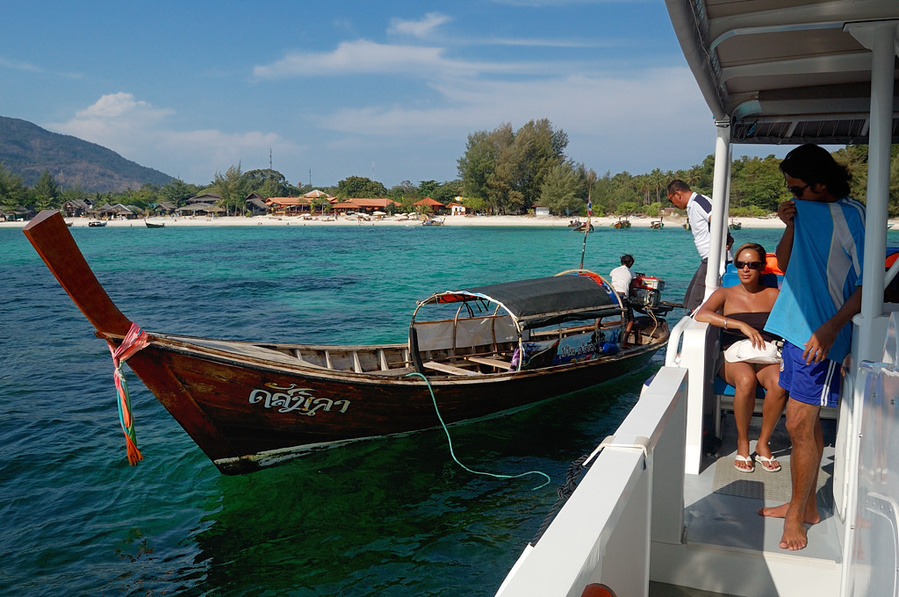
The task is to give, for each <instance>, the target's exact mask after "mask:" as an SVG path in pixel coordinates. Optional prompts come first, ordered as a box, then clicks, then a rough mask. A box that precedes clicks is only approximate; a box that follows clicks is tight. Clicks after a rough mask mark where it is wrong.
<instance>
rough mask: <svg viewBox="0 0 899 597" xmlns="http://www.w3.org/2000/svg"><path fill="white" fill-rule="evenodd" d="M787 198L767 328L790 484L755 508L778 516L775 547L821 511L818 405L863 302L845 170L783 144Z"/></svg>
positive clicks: (856, 208) (809, 148) (860, 218)
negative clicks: (774, 350) (781, 393)
mask: <svg viewBox="0 0 899 597" xmlns="http://www.w3.org/2000/svg"><path fill="white" fill-rule="evenodd" d="M780 169H781V172H783V175H784V179H785V181H786V184H787V188H788V189H789V191H790V193H791V194H792V195H793V197H794V198H795V200H789V201H784V202H783V203H781V204H780V206H779V207H778V210H777V214H778V216H779V217H780V219H781V220H782V221H783V222H784V224H785V225H786V229H785V230H784V233H783V236H782V237H781V239H780V243H779V244H778V245H777V264H778V266H779V267H780V269H781V270H783V271H784V273H785V275H784V282H783V286H782V287H781V291H780V294H779V295H778V297H777V301H776V302H775V303H774V308H773V309H772V310H771V315H770V316H769V317H768V323H767V325H766V326H765V331H768V332H771V333H773V334H777V335H778V336H781V337H783V338H784V347H783V365H782V366H781V373H780V380H779V382H778V383H779V384H780V386H781V387H782V388H784V389H785V390H787V392H788V393H789V400H788V401H787V432H788V433H789V434H790V440H791V442H792V444H793V449H792V453H791V455H790V469H791V481H792V486H793V493H792V496H791V498H790V501H789V502H788V503H786V504H783V505H781V506H777V507H775V508H762V509H761V510H760V511H759V513H760V514H762V515H763V516H773V517H783V518H784V532H783V536H782V538H781V540H780V547H781V549H789V550H797V549H803V548H804V547H805V546H806V545H807V544H808V534H807V530H806V528H805V525H806V524H815V523H817V522H819V521H820V520H821V517H820V515H819V513H818V507H817V503H816V499H815V491H816V487H817V480H818V470H819V468H820V466H821V456H822V454H823V452H824V436H823V432H822V429H821V419H820V418H819V414H820V410H821V407H822V406H830V407H832V406H836V404H837V400H838V398H839V394H840V382H841V368H840V363H841V362H842V361H843V359H844V358H845V357H846V355H848V354H849V345H850V342H851V340H852V330H851V326H849V325H847V324H848V323H849V321H850V320H851V319H852V316H853V315H855V314H856V313H858V312H859V311H860V310H861V292H862V287H861V283H862V261H863V255H864V245H865V207H864V205H862V204H861V203H860V202H859V201H856V200H855V199H852V198H850V197H849V181H850V175H849V172H848V171H847V170H846V168H845V167H843V166H841V165H840V164H838V163H837V162H836V161H835V160H834V159H833V156H831V155H830V153H829V152H828V151H827V150H825V149H823V148H822V147H819V146H817V145H812V144H808V145H802V146H800V147H797V148H796V149H793V150H792V151H790V153H788V154H787V156H786V157H785V158H784V160H783V162H781V164H780Z"/></svg>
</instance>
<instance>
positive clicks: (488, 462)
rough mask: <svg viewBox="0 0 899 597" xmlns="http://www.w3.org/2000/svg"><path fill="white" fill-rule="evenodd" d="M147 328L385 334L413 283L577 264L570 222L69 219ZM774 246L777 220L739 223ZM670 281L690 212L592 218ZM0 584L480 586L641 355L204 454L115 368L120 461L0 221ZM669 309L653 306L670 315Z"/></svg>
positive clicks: (15, 242)
mask: <svg viewBox="0 0 899 597" xmlns="http://www.w3.org/2000/svg"><path fill="white" fill-rule="evenodd" d="M72 233H73V234H74V235H75V237H76V240H77V241H78V242H79V244H80V246H81V247H82V250H83V251H84V253H85V255H86V256H87V259H88V261H89V262H90V263H91V265H92V267H93V268H94V270H95V272H96V273H97V276H98V278H99V279H100V281H101V282H102V283H103V284H104V285H105V286H106V288H107V290H108V292H109V294H110V296H111V297H112V298H113V300H114V301H116V303H117V304H118V305H119V307H120V308H121V309H122V311H123V312H124V313H125V314H126V315H127V316H129V317H130V318H131V319H133V320H134V321H135V322H137V323H138V324H139V325H141V326H142V327H144V328H145V329H148V330H155V331H164V332H170V333H181V334H195V335H202V336H211V337H225V338H234V339H245V340H271V341H284V342H292V341H296V342H309V343H332V342H336V343H368V342H388V341H389V342H394V341H397V342H402V341H404V340H405V336H406V329H407V325H408V320H409V317H410V315H411V313H412V310H413V309H414V306H415V304H414V301H415V299H421V298H425V297H426V296H427V295H429V294H430V293H431V292H433V291H435V290H443V289H447V288H453V287H459V286H463V285H472V284H488V283H493V282H501V281H507V280H511V279H516V278H522V277H529V276H540V275H549V274H553V273H556V272H557V271H560V270H563V269H570V268H575V267H577V266H578V262H579V261H580V256H581V244H582V239H583V237H582V236H580V235H578V234H575V233H572V232H570V231H568V230H567V229H558V228H556V229H552V228H547V229H534V228H452V227H443V228H424V227H410V228H387V227H383V228H382V227H371V228H363V227H346V228H313V227H308V228H303V227H283V228H282V227H278V228H269V227H246V228H213V227H210V228H187V227H185V228H166V229H154V230H150V229H145V228H136V227H135V228H100V229H89V228H76V229H73V230H72ZM734 235H735V236H736V237H737V244H740V243H742V242H745V241H748V240H754V241H760V242H762V243H763V244H765V245H766V246H767V247H768V248H769V250H773V248H774V245H775V244H776V240H777V238H779V232H778V231H775V230H741V231H737V232H735V233H734ZM622 252H630V253H633V254H634V256H635V257H636V265H635V266H634V269H635V270H637V271H641V272H646V273H647V274H650V275H655V276H658V277H661V278H663V279H665V281H666V282H667V289H666V292H665V296H664V298H666V299H668V300H673V301H679V300H680V299H681V297H682V296H683V292H684V289H685V287H686V284H687V282H688V281H689V279H690V277H691V276H692V274H693V271H694V269H695V267H696V265H697V258H696V253H695V249H694V248H693V245H692V241H691V237H690V234H689V232H687V231H685V230H683V229H680V228H673V227H672V228H670V229H665V230H661V231H655V230H648V229H638V228H632V229H629V230H621V231H619V230H613V229H608V230H605V229H602V230H598V231H597V232H596V233H594V234H592V235H591V236H590V238H589V240H588V244H587V253H586V259H585V266H586V267H589V268H591V269H594V270H595V271H598V272H600V273H602V274H607V273H608V272H609V271H610V270H611V269H612V268H613V267H615V266H617V265H618V257H619V255H620V254H621V253H622ZM0 264H2V270H0V520H2V526H0V557H2V566H0V594H2V595H25V594H27V595H48V596H49V595H54V596H56V595H60V594H66V595H99V594H103V595H163V594H166V595H175V594H177V595H229V596H231V595H288V594H289V595H300V596H304V595H338V594H339V595H359V596H362V595H379V596H408V595H462V594H464V595H493V594H494V592H495V591H496V589H497V588H498V586H499V584H500V583H501V582H502V580H503V578H504V577H505V574H506V573H507V571H508V569H509V568H510V567H511V566H512V564H513V563H514V562H515V560H516V559H517V558H518V556H519V554H520V552H521V550H522V549H523V547H524V546H525V544H526V543H527V542H528V541H529V540H530V539H531V538H532V537H533V536H534V534H535V532H536V531H537V529H538V528H539V526H540V524H541V523H542V522H543V520H544V517H545V516H546V514H547V513H548V512H549V511H550V509H551V507H552V505H553V504H554V503H555V500H556V486H558V485H560V484H562V482H563V481H564V474H565V471H566V470H567V468H568V465H569V463H570V462H571V461H572V460H574V459H576V458H578V457H579V456H581V455H582V454H584V453H587V452H589V451H590V450H592V448H593V447H594V446H595V445H596V444H597V443H598V442H599V441H601V440H602V439H603V438H604V437H605V436H606V435H608V434H610V433H612V432H614V430H615V428H616V427H617V426H618V424H619V423H620V421H621V420H622V419H623V418H624V416H625V415H626V414H627V412H628V411H629V409H630V407H631V406H632V405H633V403H634V401H635V400H636V399H637V395H638V393H639V389H640V385H641V383H642V381H643V379H644V378H645V377H646V376H647V375H648V374H649V373H651V371H645V372H641V373H639V374H637V375H633V376H631V377H629V378H624V379H620V380H616V381H615V382H611V383H608V384H605V385H603V386H599V387H597V388H593V389H591V390H588V391H583V392H580V393H578V394H575V395H571V396H567V397H563V398H560V399H556V400H553V401H549V402H546V403H543V404H540V405H538V406H536V407H534V408H532V409H529V410H527V411H524V412H521V413H517V414H515V415H511V416H508V417H505V418H503V419H498V420H493V421H489V422H485V423H477V424H470V425H463V426H458V427H454V428H452V430H451V432H452V435H453V443H454V448H455V452H456V455H457V456H458V457H459V458H460V460H462V462H464V463H465V464H466V465H468V466H470V467H471V468H474V469H478V470H485V471H489V472H493V473H500V474H509V475H514V474H518V473H521V472H525V471H530V470H540V471H544V472H546V473H547V474H549V475H550V476H551V477H552V479H553V482H552V484H551V485H549V486H547V487H544V488H542V489H539V490H536V491H534V490H533V488H534V487H535V486H537V485H539V484H540V482H541V480H540V478H538V477H536V476H530V477H524V478H521V479H515V480H498V479H494V478H488V477H483V476H477V475H473V474H471V473H468V472H466V471H464V470H462V469H461V468H460V467H459V466H458V465H457V464H455V463H454V462H453V461H452V459H451V458H450V456H449V454H448V450H447V441H446V437H445V435H444V434H443V432H442V431H433V432H425V433H419V434H416V435H413V436H410V437H404V438H399V439H385V440H380V441H373V442H369V443H364V444H357V445H352V446H349V447H343V448H339V449H335V450H331V451H328V452H324V453H319V454H314V455H311V456H309V457H306V458H304V459H301V460H298V461H294V462H291V463H288V464H286V465H283V466H280V467H276V468H272V469H268V470H265V471H261V472H258V473H254V474H252V475H247V476H243V477H225V476H222V475H220V474H219V473H218V472H217V470H216V468H215V467H214V466H213V465H212V463H211V462H209V461H208V460H207V459H206V457H205V456H204V455H203V454H202V453H201V452H200V450H199V449H198V448H197V447H196V446H195V445H194V444H193V442H192V441H191V440H190V439H189V438H188V437H187V435H186V434H185V433H184V432H183V431H182V430H181V429H180V427H179V426H178V425H177V423H175V422H174V420H172V419H171V417H170V416H169V415H168V413H166V412H165V410H164V409H163V408H162V406H161V405H160V404H159V403H158V402H157V401H156V400H155V398H154V397H153V396H152V395H151V394H150V393H149V392H148V391H147V390H146V389H145V388H144V387H143V386H142V385H141V384H140V382H139V381H138V380H137V379H136V377H135V376H134V375H133V374H131V373H130V372H129V374H128V376H129V380H130V382H131V396H132V400H133V406H134V415H135V420H136V427H137V436H138V444H139V446H140V449H141V452H142V453H143V455H144V460H143V461H142V462H141V463H140V464H139V465H138V466H136V467H130V466H128V463H127V460H126V458H125V445H124V440H123V436H122V434H121V430H120V428H119V424H118V415H117V411H116V399H115V390H114V386H113V381H112V364H111V360H110V356H109V352H108V350H107V348H106V345H105V343H104V342H102V341H100V340H98V339H97V338H96V337H94V336H93V328H92V327H91V326H90V325H89V324H88V323H87V321H86V320H85V319H84V318H83V317H82V316H81V314H80V312H79V311H78V310H77V309H76V308H75V307H74V306H73V304H72V303H71V301H69V299H68V297H67V296H66V295H65V294H64V293H63V292H62V290H61V289H60V288H59V286H58V285H57V283H56V281H55V280H54V279H53V277H52V276H51V275H50V274H49V272H48V271H47V270H46V268H45V267H44V266H43V264H42V263H41V262H40V260H39V259H38V257H37V255H36V253H35V252H34V250H33V249H32V248H31V246H30V245H29V244H28V242H27V240H26V239H25V237H24V236H23V235H22V232H21V230H19V229H8V228H2V229H0ZM680 315H681V313H680V312H674V313H672V315H671V317H670V319H671V320H672V321H674V320H676V319H677V318H679V317H680Z"/></svg>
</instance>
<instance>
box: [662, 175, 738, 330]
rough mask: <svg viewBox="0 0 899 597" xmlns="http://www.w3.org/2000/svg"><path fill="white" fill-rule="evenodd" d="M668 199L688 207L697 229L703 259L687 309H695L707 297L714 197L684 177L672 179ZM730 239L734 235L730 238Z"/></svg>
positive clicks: (688, 295)
mask: <svg viewBox="0 0 899 597" xmlns="http://www.w3.org/2000/svg"><path fill="white" fill-rule="evenodd" d="M668 201H670V202H671V203H672V204H674V206H675V207H677V208H678V209H686V210H687V221H688V222H690V231H691V232H693V244H695V245H696V251H697V252H698V253H699V258H700V259H701V261H700V263H699V267H698V268H697V269H696V273H695V274H693V279H692V280H690V284H689V285H688V286H687V292H686V293H685V294H684V309H686V310H687V313H692V312H693V311H695V310H696V309H697V308H698V307H699V305H701V304H702V301H703V299H704V298H705V275H706V272H707V271H708V267H709V242H710V240H711V236H712V235H711V232H710V230H709V227H710V225H711V224H710V221H711V219H712V201H711V199H709V198H708V197H706V196H705V195H700V194H699V193H694V192H693V191H691V190H690V187H689V186H688V185H687V183H685V182H684V181H682V180H680V179H675V180H672V181H671V182H670V183H668ZM728 240H730V239H728Z"/></svg>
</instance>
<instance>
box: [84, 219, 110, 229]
mask: <svg viewBox="0 0 899 597" xmlns="http://www.w3.org/2000/svg"><path fill="white" fill-rule="evenodd" d="M87 225H88V227H89V228H103V227H104V226H106V222H104V221H103V220H91V221H90V222H88V223H87Z"/></svg>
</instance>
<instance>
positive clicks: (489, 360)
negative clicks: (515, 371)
mask: <svg viewBox="0 0 899 597" xmlns="http://www.w3.org/2000/svg"><path fill="white" fill-rule="evenodd" d="M465 360H466V361H471V362H472V363H477V364H479V365H487V366H488V367H495V368H497V369H500V370H502V371H508V370H509V367H511V366H512V363H511V362H510V361H504V360H502V359H498V358H496V357H479V356H467V357H465Z"/></svg>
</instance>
